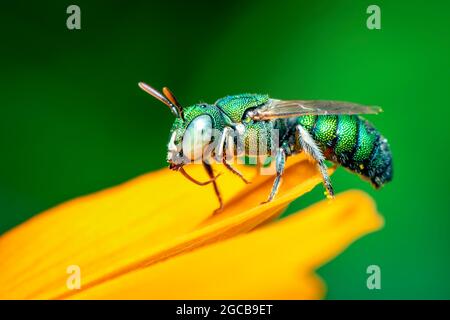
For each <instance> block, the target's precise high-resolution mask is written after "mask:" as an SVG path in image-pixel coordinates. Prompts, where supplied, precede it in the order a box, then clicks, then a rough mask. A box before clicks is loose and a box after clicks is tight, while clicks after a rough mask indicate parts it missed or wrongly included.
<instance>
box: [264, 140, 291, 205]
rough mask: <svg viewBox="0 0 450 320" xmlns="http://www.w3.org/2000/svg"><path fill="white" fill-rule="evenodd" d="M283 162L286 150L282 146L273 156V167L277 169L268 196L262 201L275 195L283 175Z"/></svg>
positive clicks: (284, 161) (271, 198) (270, 199)
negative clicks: (274, 156)
mask: <svg viewBox="0 0 450 320" xmlns="http://www.w3.org/2000/svg"><path fill="white" fill-rule="evenodd" d="M285 163H286V152H285V151H284V149H283V148H278V150H277V155H276V158H275V168H276V171H277V176H276V177H275V181H274V182H273V185H272V191H271V192H270V195H269V198H268V199H267V200H266V201H264V202H263V203H267V202H270V201H272V200H273V198H274V197H275V195H276V194H277V192H278V188H279V187H280V184H281V176H282V175H283V171H284V165H285Z"/></svg>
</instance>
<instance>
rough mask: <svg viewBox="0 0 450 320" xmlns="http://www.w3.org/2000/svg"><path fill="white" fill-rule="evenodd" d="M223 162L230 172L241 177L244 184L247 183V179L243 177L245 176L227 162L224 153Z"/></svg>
mask: <svg viewBox="0 0 450 320" xmlns="http://www.w3.org/2000/svg"><path fill="white" fill-rule="evenodd" d="M222 162H223V164H224V165H225V167H226V168H227V169H228V170H230V171H231V172H233V173H234V174H235V175H237V176H238V177H239V178H241V179H242V181H244V182H245V183H246V184H249V183H250V181H248V180H247V179H245V177H244V176H243V175H242V173H240V172H239V170H237V169H236V168H233V166H232V165H231V164H229V163H228V162H227V155H226V154H224V156H223V161H222Z"/></svg>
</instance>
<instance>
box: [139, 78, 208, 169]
mask: <svg viewBox="0 0 450 320" xmlns="http://www.w3.org/2000/svg"><path fill="white" fill-rule="evenodd" d="M139 86H140V87H141V89H143V90H144V91H146V92H147V93H149V94H151V95H152V96H154V97H155V98H157V99H158V100H160V101H161V102H163V103H164V104H165V105H167V106H168V107H169V108H170V110H171V111H172V113H173V114H174V116H175V117H176V118H175V121H174V123H173V126H172V129H171V131H170V138H169V143H168V145H167V162H168V163H169V168H170V169H172V170H177V171H178V170H179V169H180V168H181V167H182V166H184V165H185V164H187V163H192V162H194V161H197V160H201V159H202V157H203V156H204V150H205V148H206V147H207V146H208V145H209V144H210V143H211V142H212V140H213V134H212V132H213V118H214V115H215V108H210V107H211V106H209V105H207V104H196V105H193V106H191V107H187V108H184V109H183V108H182V107H181V105H180V104H179V103H178V101H177V99H176V98H175V97H174V95H173V94H172V93H171V92H170V91H169V89H167V88H163V94H164V95H163V94H161V93H160V92H158V91H156V90H155V89H153V88H152V87H150V86H149V85H147V84H145V83H142V82H141V83H139Z"/></svg>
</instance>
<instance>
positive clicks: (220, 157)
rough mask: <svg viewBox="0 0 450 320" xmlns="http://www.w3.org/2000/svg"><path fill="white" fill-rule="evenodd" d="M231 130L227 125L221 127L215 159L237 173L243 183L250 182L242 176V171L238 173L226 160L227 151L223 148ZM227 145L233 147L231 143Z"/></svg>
mask: <svg viewBox="0 0 450 320" xmlns="http://www.w3.org/2000/svg"><path fill="white" fill-rule="evenodd" d="M231 130H233V129H231V128H229V127H225V128H224V129H223V132H222V135H221V136H220V140H219V143H218V145H217V152H216V160H217V161H221V162H222V163H223V164H224V165H225V167H226V168H227V169H228V170H230V171H231V172H233V173H234V174H235V175H237V176H238V177H239V178H241V179H242V181H244V182H245V183H250V181H248V180H247V179H245V178H244V176H243V175H242V173H240V172H239V171H238V170H237V169H235V168H233V167H232V166H231V164H229V163H228V162H227V152H226V150H225V148H226V147H227V141H228V139H229V138H230V136H229V132H230V131H231ZM228 147H233V148H234V146H233V145H230V146H228Z"/></svg>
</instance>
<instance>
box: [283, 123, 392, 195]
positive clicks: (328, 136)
mask: <svg viewBox="0 0 450 320" xmlns="http://www.w3.org/2000/svg"><path fill="white" fill-rule="evenodd" d="M277 121H280V120H277ZM295 122H296V123H298V124H300V125H302V126H303V127H304V128H305V129H306V130H308V132H309V133H310V134H311V136H312V137H313V138H314V140H315V141H316V142H317V143H318V145H319V146H320V148H321V149H322V152H323V153H324V155H325V157H326V158H327V159H328V160H331V161H333V162H336V163H339V164H341V165H342V166H344V167H346V168H348V169H350V170H351V171H353V172H356V173H358V174H361V175H363V176H365V177H367V178H369V179H370V181H371V182H372V183H373V184H374V185H375V187H377V188H378V187H380V186H382V185H383V184H384V183H386V182H388V181H390V180H391V179H392V156H391V152H390V149H389V145H388V144H387V141H386V139H385V138H384V137H383V136H382V135H381V134H380V133H379V132H378V131H377V130H376V129H375V128H374V127H373V125H372V124H371V123H370V122H368V121H367V120H365V119H364V118H363V117H361V116H358V115H329V116H327V115H325V116H321V115H320V116H303V117H298V118H296V119H295Z"/></svg>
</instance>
